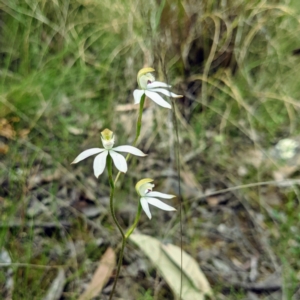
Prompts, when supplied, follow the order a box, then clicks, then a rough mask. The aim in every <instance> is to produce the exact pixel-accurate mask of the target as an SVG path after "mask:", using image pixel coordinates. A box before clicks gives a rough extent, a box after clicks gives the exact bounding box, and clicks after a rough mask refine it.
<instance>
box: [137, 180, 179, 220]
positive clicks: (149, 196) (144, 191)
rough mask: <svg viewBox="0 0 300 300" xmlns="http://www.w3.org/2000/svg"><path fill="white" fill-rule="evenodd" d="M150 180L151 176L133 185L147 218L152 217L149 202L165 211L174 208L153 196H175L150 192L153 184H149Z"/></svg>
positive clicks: (168, 197)
mask: <svg viewBox="0 0 300 300" xmlns="http://www.w3.org/2000/svg"><path fill="white" fill-rule="evenodd" d="M152 181H153V179H151V178H145V179H142V180H140V181H139V182H138V183H137V184H136V186H135V189H136V191H137V193H138V194H139V195H140V196H141V199H140V201H141V205H142V208H143V210H144V212H145V213H146V215H147V216H148V218H149V219H151V217H152V216H151V212H150V209H149V204H151V205H153V206H156V207H158V208H160V209H162V210H166V211H174V210H176V209H175V208H174V207H172V206H170V205H167V204H165V203H164V202H162V201H160V200H158V199H156V198H154V197H159V198H163V199H172V198H174V197H176V196H174V195H169V194H164V193H160V192H152V189H153V187H154V184H151V182H152Z"/></svg>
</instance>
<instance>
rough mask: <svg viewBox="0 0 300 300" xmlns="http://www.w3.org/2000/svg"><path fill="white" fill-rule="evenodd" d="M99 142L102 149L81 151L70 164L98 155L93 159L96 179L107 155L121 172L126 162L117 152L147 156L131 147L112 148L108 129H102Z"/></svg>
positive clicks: (110, 133)
mask: <svg viewBox="0 0 300 300" xmlns="http://www.w3.org/2000/svg"><path fill="white" fill-rule="evenodd" d="M101 140H102V144H103V147H104V149H102V148H91V149H88V150H85V151H83V152H82V153H80V154H79V155H78V156H77V157H76V158H75V159H74V161H73V162H72V164H77V163H78V162H80V161H81V160H83V159H86V158H87V157H89V156H91V155H94V154H97V153H100V154H99V155H97V156H96V157H95V160H94V174H95V176H96V177H97V178H98V177H99V175H101V174H102V173H103V171H104V169H105V166H106V158H107V155H108V154H109V155H110V156H111V158H112V160H113V162H114V164H115V166H116V168H117V169H118V170H119V171H121V172H123V173H126V172H127V162H126V159H125V158H124V156H123V155H121V154H119V153H117V152H128V153H131V154H133V155H137V156H146V155H147V154H145V153H143V152H142V151H141V150H139V149H137V148H135V147H133V146H119V147H115V148H113V145H114V133H113V132H112V131H110V130H109V129H104V130H103V131H102V132H101Z"/></svg>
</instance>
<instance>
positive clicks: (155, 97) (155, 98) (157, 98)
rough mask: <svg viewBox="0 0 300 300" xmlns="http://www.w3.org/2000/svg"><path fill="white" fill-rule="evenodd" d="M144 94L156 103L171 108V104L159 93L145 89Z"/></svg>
mask: <svg viewBox="0 0 300 300" xmlns="http://www.w3.org/2000/svg"><path fill="white" fill-rule="evenodd" d="M145 94H146V96H148V97H149V98H150V99H151V100H153V101H154V102H155V103H157V104H158V105H160V106H162V107H166V108H170V109H171V105H170V104H169V103H168V102H167V101H165V100H164V99H163V98H162V97H161V96H160V95H159V94H157V93H155V92H150V91H145Z"/></svg>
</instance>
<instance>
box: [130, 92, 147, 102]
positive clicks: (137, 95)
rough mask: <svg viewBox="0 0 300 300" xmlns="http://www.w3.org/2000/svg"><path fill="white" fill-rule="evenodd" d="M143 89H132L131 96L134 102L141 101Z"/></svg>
mask: <svg viewBox="0 0 300 300" xmlns="http://www.w3.org/2000/svg"><path fill="white" fill-rule="evenodd" d="M144 93H145V91H144V90H134V91H133V98H134V104H138V103H140V101H141V98H142V96H143V95H144Z"/></svg>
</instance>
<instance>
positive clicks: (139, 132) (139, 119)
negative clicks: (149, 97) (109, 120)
mask: <svg viewBox="0 0 300 300" xmlns="http://www.w3.org/2000/svg"><path fill="white" fill-rule="evenodd" d="M145 98H146V95H145V94H144V95H143V96H142V98H141V102H140V109H139V116H138V120H137V122H136V132H135V138H134V141H133V146H135V145H136V143H137V140H138V139H139V137H140V134H141V128H142V116H143V108H144V103H145ZM129 157H130V153H128V154H127V156H126V161H127V160H128V159H129ZM120 175H121V172H118V174H117V176H116V179H115V182H114V183H115V184H116V183H117V181H118V179H119V177H120Z"/></svg>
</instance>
